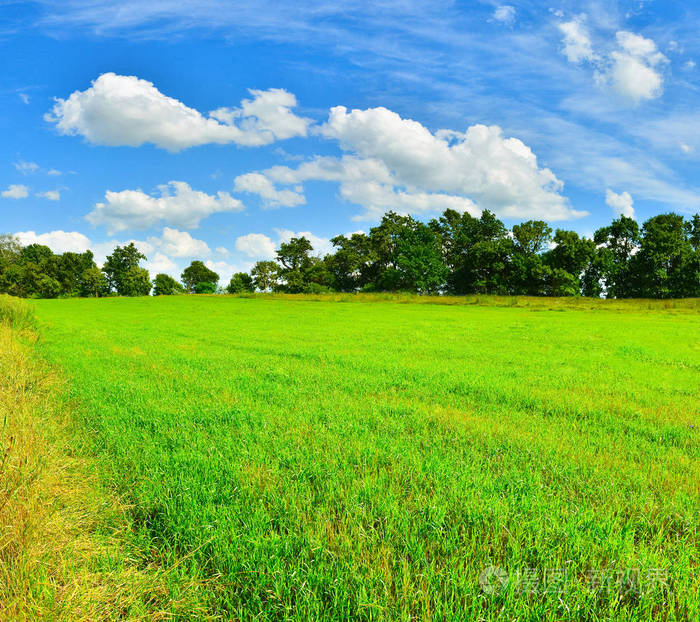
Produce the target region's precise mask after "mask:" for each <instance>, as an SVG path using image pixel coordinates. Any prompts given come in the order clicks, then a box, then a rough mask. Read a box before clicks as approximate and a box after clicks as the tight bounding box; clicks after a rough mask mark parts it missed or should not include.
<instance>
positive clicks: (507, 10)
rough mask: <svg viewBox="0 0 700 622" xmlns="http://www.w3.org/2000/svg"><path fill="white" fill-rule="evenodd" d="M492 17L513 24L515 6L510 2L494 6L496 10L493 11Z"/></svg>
mask: <svg viewBox="0 0 700 622" xmlns="http://www.w3.org/2000/svg"><path fill="white" fill-rule="evenodd" d="M493 19H495V20H496V21H498V22H503V23H504V24H508V25H511V24H513V23H514V22H515V7H514V6H511V5H510V4H503V5H501V6H499V7H496V10H495V11H494V12H493Z"/></svg>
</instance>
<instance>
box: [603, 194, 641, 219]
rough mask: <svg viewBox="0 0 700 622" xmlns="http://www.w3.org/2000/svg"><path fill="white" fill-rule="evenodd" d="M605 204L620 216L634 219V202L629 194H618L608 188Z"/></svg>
mask: <svg viewBox="0 0 700 622" xmlns="http://www.w3.org/2000/svg"><path fill="white" fill-rule="evenodd" d="M605 203H606V204H607V205H608V206H609V207H611V208H612V209H613V211H614V212H615V214H617V215H618V216H627V217H628V218H634V207H633V206H634V200H633V199H632V196H631V195H630V193H629V192H623V193H622V194H616V193H615V192H613V191H612V190H610V188H608V189H607V190H606V191H605Z"/></svg>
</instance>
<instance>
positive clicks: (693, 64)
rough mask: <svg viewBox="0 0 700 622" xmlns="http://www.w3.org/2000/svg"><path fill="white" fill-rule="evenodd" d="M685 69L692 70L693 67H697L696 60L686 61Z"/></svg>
mask: <svg viewBox="0 0 700 622" xmlns="http://www.w3.org/2000/svg"><path fill="white" fill-rule="evenodd" d="M683 69H685V70H686V71H692V70H693V69H695V61H694V60H689V61H686V62H685V64H684V65H683Z"/></svg>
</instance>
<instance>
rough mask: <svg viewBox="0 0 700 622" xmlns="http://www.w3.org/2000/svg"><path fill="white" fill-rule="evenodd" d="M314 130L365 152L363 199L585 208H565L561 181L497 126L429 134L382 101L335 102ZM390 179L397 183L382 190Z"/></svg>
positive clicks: (559, 211)
mask: <svg viewBox="0 0 700 622" xmlns="http://www.w3.org/2000/svg"><path fill="white" fill-rule="evenodd" d="M319 132H320V133H321V134H322V135H324V136H326V137H327V138H335V139H337V140H338V141H339V143H340V146H341V148H342V149H344V150H346V151H352V152H354V153H355V154H357V155H358V156H360V158H362V159H364V160H357V159H355V161H356V163H357V166H356V167H355V168H358V167H359V166H360V165H359V163H360V162H363V164H362V167H363V168H364V169H366V168H367V167H368V166H369V167H372V168H373V171H372V173H371V174H369V175H368V174H366V173H365V172H362V173H361V174H360V177H362V179H363V180H367V179H371V180H372V182H371V183H370V185H369V186H367V185H366V184H365V185H364V187H362V188H361V192H360V194H362V195H364V199H367V198H372V197H371V195H372V194H377V195H379V197H378V200H380V201H381V200H386V199H387V198H388V199H390V200H391V202H392V203H394V204H395V205H397V206H400V205H404V206H405V207H410V208H411V209H414V210H417V209H418V208H421V207H422V209H423V211H439V210H440V205H442V206H444V207H448V206H449V207H454V208H461V209H460V211H469V212H478V210H477V207H476V206H478V208H480V209H490V210H493V211H494V212H496V213H498V214H499V215H500V216H504V217H513V218H546V219H548V220H568V219H571V218H577V217H580V216H583V215H585V212H577V211H575V210H573V209H571V207H570V206H569V203H568V200H567V199H566V198H565V197H563V196H562V195H561V194H560V193H561V190H562V189H563V185H564V184H563V182H561V181H560V180H559V179H557V178H556V176H555V175H554V173H552V171H550V170H549V169H548V168H540V167H539V166H538V163H537V157H536V156H535V154H534V153H533V152H532V150H531V149H530V148H529V147H528V146H527V145H525V144H524V143H523V142H522V141H520V140H518V139H517V138H506V137H505V136H503V132H502V130H501V128H500V127H498V126H490V127H487V126H485V125H473V126H471V127H469V128H468V129H467V131H466V132H464V133H461V132H455V131H451V130H440V131H438V132H436V133H435V134H433V133H431V132H430V131H429V130H428V129H427V128H425V127H424V126H423V125H421V124H420V123H417V122H416V121H412V120H410V119H403V118H401V117H400V116H399V115H398V114H396V113H395V112H392V111H391V110H387V109H386V108H372V109H368V110H353V111H351V112H348V111H347V109H346V108H345V107H344V106H337V107H335V108H332V109H331V111H330V115H329V118H328V122H327V123H326V124H325V125H323V126H322V127H321V128H320V130H319ZM303 167H304V165H301V167H300V169H302V168H303ZM377 184H378V185H377ZM392 184H393V185H394V186H398V187H400V188H403V189H404V190H395V191H394V192H393V193H392V194H391V195H389V196H387V194H388V193H387V189H388V187H389V186H391V185H392ZM351 190H352V188H351ZM341 192H342V188H341ZM432 193H438V194H437V195H435V194H432ZM348 198H350V197H348ZM365 205H366V204H365ZM366 207H369V208H370V209H371V208H372V205H371V204H370V205H369V206H367V205H366Z"/></svg>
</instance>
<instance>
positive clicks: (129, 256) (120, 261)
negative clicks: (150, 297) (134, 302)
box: [102, 242, 151, 296]
mask: <svg viewBox="0 0 700 622" xmlns="http://www.w3.org/2000/svg"><path fill="white" fill-rule="evenodd" d="M142 259H143V260H145V259H146V256H145V255H144V254H143V253H141V252H140V251H139V249H137V248H136V245H135V244H134V243H133V242H131V243H129V244H128V245H127V246H123V247H122V246H117V247H116V248H115V249H114V251H113V252H112V254H111V255H109V256H108V257H107V259H106V261H105V263H104V265H103V266H102V271H103V272H104V273H105V276H106V277H107V282H108V283H109V287H110V288H111V289H113V290H115V291H116V292H117V293H118V294H119V295H120V296H145V295H147V294H148V292H149V291H150V290H151V281H150V278H149V276H148V272H147V271H146V270H144V269H143V268H139V261H141V260H142ZM144 279H145V280H144ZM146 288H147V289H146ZM144 291H146V293H145V294H144V293H143V292H144Z"/></svg>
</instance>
